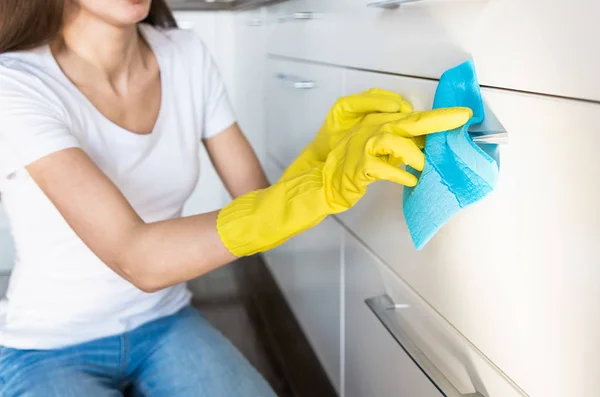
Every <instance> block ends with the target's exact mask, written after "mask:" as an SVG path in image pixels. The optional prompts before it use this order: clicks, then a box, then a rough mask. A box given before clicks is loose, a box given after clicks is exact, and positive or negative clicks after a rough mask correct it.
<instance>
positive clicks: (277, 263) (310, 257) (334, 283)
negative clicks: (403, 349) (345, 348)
mask: <svg viewBox="0 0 600 397" xmlns="http://www.w3.org/2000/svg"><path fill="white" fill-rule="evenodd" d="M266 163H267V166H266V167H265V168H266V172H267V174H268V176H269V179H270V180H271V181H272V182H274V181H276V179H277V178H278V177H279V173H280V172H278V168H277V166H276V165H275V164H274V163H273V162H272V161H270V160H269V159H267V162H266ZM342 231H343V229H342V227H341V226H340V225H339V224H338V223H337V222H335V221H334V220H333V219H325V220H324V221H323V222H322V223H320V224H319V225H318V226H316V227H314V228H313V229H311V230H308V231H306V232H304V233H302V234H300V235H299V236H296V237H294V238H293V239H291V240H290V241H288V242H287V243H285V244H283V245H282V246H280V247H278V248H275V249H274V250H271V251H269V252H268V253H266V254H265V258H266V261H267V264H268V266H269V269H270V270H271V272H272V273H273V275H274V276H275V279H276V281H277V283H278V285H279V287H280V288H281V290H282V291H283V293H284V295H285V297H286V299H287V301H288V303H289V304H290V306H291V308H292V310H293V312H294V315H295V316H296V318H297V320H298V322H299V323H300V325H301V327H302V329H303V331H304V333H305V334H306V336H307V338H308V340H309V342H310V344H311V346H312V347H313V350H314V352H315V353H316V355H317V357H318V358H319V360H320V362H321V364H322V365H323V368H324V369H325V372H326V373H327V375H328V376H329V379H330V380H331V382H332V384H333V385H334V387H335V388H336V389H337V390H338V391H339V389H340V377H341V371H340V360H341V357H340V354H341V353H340V349H341V339H340V338H341V310H342V308H341V306H340V299H341V237H342Z"/></svg>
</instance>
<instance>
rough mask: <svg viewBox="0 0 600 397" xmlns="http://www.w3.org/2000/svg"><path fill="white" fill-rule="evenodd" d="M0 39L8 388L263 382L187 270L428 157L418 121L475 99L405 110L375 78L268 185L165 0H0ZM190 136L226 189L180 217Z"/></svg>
mask: <svg viewBox="0 0 600 397" xmlns="http://www.w3.org/2000/svg"><path fill="white" fill-rule="evenodd" d="M0 53H1V55H0V121H1V124H0V125H1V127H0V191H1V193H2V199H3V205H4V207H5V210H6V212H7V214H8V216H9V219H10V222H11V228H12V232H13V235H14V238H15V241H16V249H17V261H16V264H15V268H14V272H13V276H12V279H11V282H10V287H9V291H8V294H7V299H5V300H4V301H2V303H1V306H0V395H2V396H5V397H11V396H44V397H49V396H50V397H52V396H61V397H68V396H118V395H121V393H122V392H123V390H125V389H129V390H131V391H132V393H133V394H134V395H144V396H209V397H217V396H227V397H232V396H273V395H274V394H273V392H272V390H271V389H270V388H269V386H268V385H267V384H266V382H265V381H264V380H263V379H262V378H261V376H260V375H259V374H257V372H256V371H255V370H254V369H253V368H252V367H251V366H250V365H249V363H248V362H247V361H246V360H245V359H244V358H243V357H242V356H241V355H240V354H239V353H238V352H237V351H236V350H235V349H234V348H233V347H232V346H231V345H230V344H229V342H228V341H227V340H226V339H225V338H224V337H223V336H221V335H220V334H219V333H218V332H217V331H215V330H214V329H213V328H212V327H211V326H210V325H209V324H208V323H207V321H206V320H205V319H204V318H203V317H202V316H201V315H200V314H199V313H197V312H196V311H195V310H194V309H192V308H190V307H189V298H190V294H189V292H188V291H187V290H186V287H185V283H184V282H185V281H187V280H190V279H193V278H196V277H198V276H200V275H202V274H205V273H207V272H209V271H211V270H213V269H215V268H217V267H219V266H222V265H224V264H226V263H229V262H231V261H232V260H234V259H236V258H237V257H240V256H244V255H250V254H253V253H256V252H261V251H264V250H266V249H269V248H271V247H274V246H276V245H278V244H281V243H282V242H284V241H285V240H287V239H288V238H290V237H292V236H293V235H295V234H298V233H300V232H302V231H303V230H306V229H307V228H309V227H311V226H313V225H315V224H317V223H318V222H319V221H320V220H322V219H323V218H324V217H326V216H327V215H329V214H333V213H337V212H341V211H344V210H346V209H348V208H350V207H352V206H353V205H354V204H355V203H356V202H357V201H358V200H359V199H360V197H361V196H362V195H364V194H365V191H366V186H367V185H368V184H369V183H371V182H372V181H374V180H377V179H385V180H392V181H396V182H398V183H403V184H407V185H414V184H415V183H416V178H415V177H414V176H413V175H412V174H409V173H407V172H406V171H403V170H401V169H399V168H398V166H399V165H401V164H403V163H406V164H408V165H411V166H412V167H413V168H416V169H422V168H423V165H424V157H423V154H422V153H421V151H420V150H419V149H418V147H417V145H416V143H415V140H413V137H414V136H417V135H424V134H427V133H431V132H436V131H441V130H445V129H450V128H454V127H457V126H460V125H462V124H464V123H465V122H466V121H467V119H468V118H469V117H470V111H469V110H468V109H460V108H456V109H446V110H441V111H435V112H426V113H411V111H412V110H411V108H410V105H409V104H407V103H406V102H404V101H403V100H402V99H401V98H400V97H399V96H397V95H395V94H392V93H389V92H385V91H381V90H371V91H368V92H366V93H363V94H360V95H356V96H351V97H348V98H344V99H342V100H340V101H339V102H338V103H337V104H336V105H335V107H334V108H333V109H332V111H331V112H330V114H329V116H328V119H327V120H326V122H325V123H324V124H323V128H322V129H321V131H319V132H318V135H317V138H316V139H315V141H314V142H313V143H312V144H311V145H309V146H308V147H307V148H306V150H305V151H304V152H303V153H302V155H301V156H300V157H299V158H298V160H297V161H296V162H295V163H294V164H293V165H292V166H291V167H290V168H289V169H288V170H287V171H286V173H285V176H284V178H282V180H281V181H280V182H278V183H276V184H275V185H273V186H271V187H268V186H267V181H266V179H265V176H264V174H263V171H262V170H261V167H260V165H259V162H258V161H257V159H256V157H255V155H254V153H253V151H252V149H251V147H250V146H249V144H248V142H247V141H246V139H245V138H244V137H243V135H242V133H241V131H240V129H239V128H238V126H237V124H236V123H235V119H234V115H233V112H232V110H231V106H230V104H229V101H228V99H227V94H226V92H225V89H224V87H223V83H222V81H221V78H220V76H219V73H218V71H217V69H216V67H215V65H214V63H213V61H212V60H211V58H210V56H209V54H208V52H207V50H206V48H205V47H204V45H203V44H202V42H201V41H200V40H199V39H198V38H197V37H196V36H194V35H193V34H192V33H190V32H187V31H180V30H177V29H175V21H174V20H173V17H172V15H171V13H170V11H169V9H168V8H167V6H166V4H165V2H164V1H163V0H153V1H152V2H151V1H150V0H38V1H26V2H25V1H22V0H3V1H2V2H1V3H0ZM370 113H373V114H370ZM367 114H370V115H368V116H367ZM365 116H367V117H365ZM200 142H203V144H204V145H205V146H206V148H207V150H208V153H209V155H210V158H211V160H212V162H213V163H214V165H215V167H216V169H217V171H218V173H219V175H220V177H221V178H222V180H223V182H224V184H225V186H226V187H227V189H228V190H229V192H230V193H231V195H232V196H233V197H234V201H233V202H232V203H231V204H229V205H228V206H227V207H226V208H225V209H223V210H221V211H215V212H212V213H207V214H201V215H196V216H190V217H186V218H181V217H180V214H181V209H182V206H183V204H184V202H185V201H186V199H187V198H188V196H189V195H190V192H191V191H192V189H193V188H194V185H195V182H196V180H197V177H198V163H197V151H198V145H199V144H200Z"/></svg>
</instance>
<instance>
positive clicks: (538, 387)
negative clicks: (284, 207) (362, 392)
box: [340, 72, 600, 397]
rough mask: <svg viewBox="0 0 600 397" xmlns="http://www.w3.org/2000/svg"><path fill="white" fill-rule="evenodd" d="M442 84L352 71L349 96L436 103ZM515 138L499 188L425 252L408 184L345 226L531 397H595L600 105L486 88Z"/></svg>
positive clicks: (375, 196)
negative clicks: (416, 237)
mask: <svg viewBox="0 0 600 397" xmlns="http://www.w3.org/2000/svg"><path fill="white" fill-rule="evenodd" d="M435 84H436V83H435V82H431V81H424V80H418V79H410V78H403V77H394V76H385V75H379V74H373V73H365V72H348V75H347V86H346V89H347V91H348V92H356V91H360V90H363V89H365V88H367V87H371V86H380V87H383V88H387V89H393V90H396V91H398V92H400V93H402V94H404V95H406V96H407V98H408V99H409V100H410V101H412V102H413V103H414V104H415V107H416V108H417V109H419V108H428V107H429V106H430V103H431V99H432V96H433V92H434V90H435ZM483 96H484V100H485V101H486V102H487V104H488V105H489V106H490V108H491V109H493V111H494V113H495V115H496V116H497V117H498V118H499V119H500V121H501V122H502V123H503V124H504V126H505V127H506V129H507V131H508V132H509V135H510V143H509V145H508V146H506V147H503V148H502V150H501V171H500V181H499V185H498V188H497V190H496V191H495V192H494V193H493V194H492V195H491V196H490V197H489V198H487V199H485V200H483V201H482V202H480V203H477V204H476V205H474V206H472V207H470V208H468V209H467V210H465V211H464V212H463V213H462V214H460V215H459V216H458V217H456V218H455V219H454V220H452V221H451V222H450V223H449V224H448V225H447V226H446V227H444V228H443V229H442V231H441V232H440V233H439V234H438V235H437V236H436V237H435V238H434V239H433V240H432V241H431V242H430V243H429V244H428V245H427V246H426V248H425V249H424V250H423V251H421V252H417V251H416V250H415V249H414V247H413V245H412V242H411V240H410V237H409V235H408V231H407V229H406V226H405V223H404V218H403V215H402V190H401V188H400V187H398V186H395V185H392V184H386V183H380V184H375V185H373V186H372V187H370V189H369V192H368V194H367V196H366V197H365V198H364V199H363V200H362V201H361V202H360V203H359V204H358V205H357V206H356V207H355V208H354V209H353V210H351V211H349V212H348V213H346V214H344V215H342V216H341V217H340V218H341V219H342V221H343V222H344V223H345V224H346V225H347V226H348V227H350V228H351V229H352V230H353V231H354V232H355V233H357V235H359V236H360V238H361V239H362V240H363V241H364V242H365V243H366V244H367V245H369V246H370V247H371V248H372V249H373V250H374V251H375V252H377V254H378V255H379V256H380V257H381V258H382V259H383V260H384V261H385V262H386V263H387V264H388V265H389V266H391V267H392V268H393V270H394V271H395V272H396V273H397V274H399V275H400V276H401V277H402V278H404V279H405V280H406V281H407V282H408V283H409V284H410V285H411V286H412V287H413V288H415V290H416V291H417V292H418V293H419V294H420V295H421V296H422V297H424V298H425V299H426V300H427V301H428V302H429V303H430V304H431V305H432V306H433V307H435V309H436V310H437V311H438V312H439V313H441V314H442V315H443V316H444V317H445V318H446V319H447V320H448V321H449V322H451V323H452V324H453V325H454V326H455V327H456V328H457V329H458V330H459V331H460V332H461V333H463V334H464V335H465V336H466V337H467V338H468V339H469V340H471V341H472V342H473V344H474V345H476V346H477V347H478V348H479V349H480V350H481V351H483V352H484V353H485V354H486V355H487V356H488V357H489V358H490V359H491V360H492V361H493V362H494V363H495V364H496V365H498V366H499V367H500V368H501V369H502V370H503V371H505V372H506V373H507V374H508V375H509V376H510V377H512V378H513V379H514V380H515V381H516V383H517V384H519V385H520V386H521V387H522V388H523V389H525V391H527V392H528V393H529V394H530V395H532V396H552V397H563V396H567V395H569V396H586V397H587V396H590V397H591V396H595V395H596V394H597V390H598V389H600V378H598V377H597V376H595V372H596V371H595V368H596V364H595V362H596V357H597V356H598V355H600V343H599V341H600V338H598V335H600V321H599V320H597V316H596V315H595V314H592V313H598V312H600V288H599V287H600V281H599V280H600V248H599V245H598V236H599V235H600V229H599V227H600V226H599V225H600V212H598V211H597V209H596V207H597V203H598V202H600V179H599V178H598V175H599V174H600V157H599V156H598V155H597V153H596V152H597V147H598V146H599V145H600V135H599V134H598V133H597V121H598V120H599V119H600V106H599V105H592V104H589V103H585V102H580V101H572V100H558V99H553V98H548V97H541V96H534V95H524V94H515V93H510V92H506V91H501V90H491V89H484V90H483Z"/></svg>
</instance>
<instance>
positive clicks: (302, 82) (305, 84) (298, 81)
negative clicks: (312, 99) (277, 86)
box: [275, 73, 317, 90]
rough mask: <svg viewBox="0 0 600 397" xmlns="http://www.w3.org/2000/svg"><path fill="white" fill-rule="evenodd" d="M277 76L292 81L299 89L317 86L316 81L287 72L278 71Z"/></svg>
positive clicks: (293, 85)
mask: <svg viewBox="0 0 600 397" xmlns="http://www.w3.org/2000/svg"><path fill="white" fill-rule="evenodd" d="M275 77H277V78H278V79H279V80H283V81H287V82H289V83H291V85H292V87H294V88H295V89H297V90H310V89H313V88H315V87H316V86H317V84H316V83H315V82H314V81H310V80H304V79H301V78H299V77H296V76H292V75H289V74H286V73H277V74H276V75H275Z"/></svg>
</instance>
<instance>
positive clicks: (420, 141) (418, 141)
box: [413, 135, 427, 150]
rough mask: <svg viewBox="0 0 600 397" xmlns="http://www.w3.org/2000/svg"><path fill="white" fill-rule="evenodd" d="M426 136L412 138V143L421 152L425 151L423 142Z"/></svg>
mask: <svg viewBox="0 0 600 397" xmlns="http://www.w3.org/2000/svg"><path fill="white" fill-rule="evenodd" d="M426 138H427V136H425V135H419V136H416V137H414V138H413V141H414V142H415V143H416V144H417V147H418V148H419V149H421V150H423V149H425V140H426Z"/></svg>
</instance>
